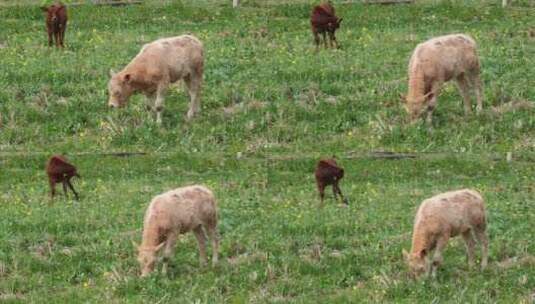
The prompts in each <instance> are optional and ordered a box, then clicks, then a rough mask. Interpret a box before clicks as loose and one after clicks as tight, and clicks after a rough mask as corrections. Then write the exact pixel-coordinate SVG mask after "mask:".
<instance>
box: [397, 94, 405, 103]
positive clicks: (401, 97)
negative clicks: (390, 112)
mask: <svg viewBox="0 0 535 304" xmlns="http://www.w3.org/2000/svg"><path fill="white" fill-rule="evenodd" d="M399 100H400V101H401V102H402V103H407V97H406V96H405V95H403V94H401V93H399Z"/></svg>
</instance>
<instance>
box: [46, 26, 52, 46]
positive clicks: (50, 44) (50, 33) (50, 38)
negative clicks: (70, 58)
mask: <svg viewBox="0 0 535 304" xmlns="http://www.w3.org/2000/svg"><path fill="white" fill-rule="evenodd" d="M47 32H48V46H52V35H53V33H52V31H51V30H47Z"/></svg>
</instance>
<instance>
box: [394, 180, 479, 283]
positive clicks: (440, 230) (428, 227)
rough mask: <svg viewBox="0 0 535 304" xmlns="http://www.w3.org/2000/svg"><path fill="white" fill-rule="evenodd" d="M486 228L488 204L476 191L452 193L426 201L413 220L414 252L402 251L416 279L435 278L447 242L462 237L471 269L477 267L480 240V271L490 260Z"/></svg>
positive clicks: (466, 190) (468, 190)
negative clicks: (475, 251) (476, 255)
mask: <svg viewBox="0 0 535 304" xmlns="http://www.w3.org/2000/svg"><path fill="white" fill-rule="evenodd" d="M486 226H487V222H486V216H485V203H484V201H483V198H482V197H481V194H479V192H477V191H474V190H470V189H463V190H457V191H450V192H446V193H442V194H439V195H436V196H433V197H431V198H429V199H426V200H424V201H423V202H422V204H421V205H420V207H419V208H418V212H417V213H416V218H415V219H414V230H413V233H412V249H411V253H407V252H406V251H405V250H403V256H404V257H405V260H406V261H407V264H408V266H409V269H410V271H411V274H412V275H413V276H414V277H416V278H418V277H420V276H421V275H422V274H424V273H427V275H428V276H429V275H430V274H432V275H433V277H435V276H436V270H437V268H438V266H440V264H441V263H442V251H443V250H444V248H445V247H446V245H447V244H448V240H449V239H450V238H452V237H455V236H457V235H459V234H460V235H462V237H463V239H464V242H465V244H466V252H467V257H468V265H469V267H472V266H473V265H474V248H475V244H476V241H475V239H477V240H478V241H479V243H480V245H481V251H482V257H481V268H485V267H486V266H487V260H488V238H487V234H486V232H485V231H486ZM474 236H475V238H474ZM433 250H434V254H431V251H433ZM431 255H432V256H433V257H431Z"/></svg>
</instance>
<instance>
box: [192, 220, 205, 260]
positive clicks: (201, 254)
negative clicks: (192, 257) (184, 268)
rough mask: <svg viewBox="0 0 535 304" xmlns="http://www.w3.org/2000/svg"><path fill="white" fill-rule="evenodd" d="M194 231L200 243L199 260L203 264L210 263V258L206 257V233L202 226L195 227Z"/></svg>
mask: <svg viewBox="0 0 535 304" xmlns="http://www.w3.org/2000/svg"><path fill="white" fill-rule="evenodd" d="M193 233H194V234H195V237H196V238H197V243H199V262H200V264H201V266H204V265H206V263H208V258H207V257H206V235H205V234H204V230H203V229H202V226H198V227H197V228H195V229H194V230H193Z"/></svg>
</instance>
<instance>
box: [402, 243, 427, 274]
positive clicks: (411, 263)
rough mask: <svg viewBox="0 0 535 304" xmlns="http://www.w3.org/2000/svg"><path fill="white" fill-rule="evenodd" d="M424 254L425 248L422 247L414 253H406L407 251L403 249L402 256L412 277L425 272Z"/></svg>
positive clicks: (425, 252) (425, 253)
mask: <svg viewBox="0 0 535 304" xmlns="http://www.w3.org/2000/svg"><path fill="white" fill-rule="evenodd" d="M426 255H427V250H425V249H422V250H420V251H419V252H416V253H408V252H407V251H405V250H403V257H404V259H405V262H406V263H407V266H408V267H409V272H410V274H411V276H412V277H413V278H415V279H417V278H419V277H421V276H422V274H424V273H426V272H427V266H426V262H425V257H426Z"/></svg>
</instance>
